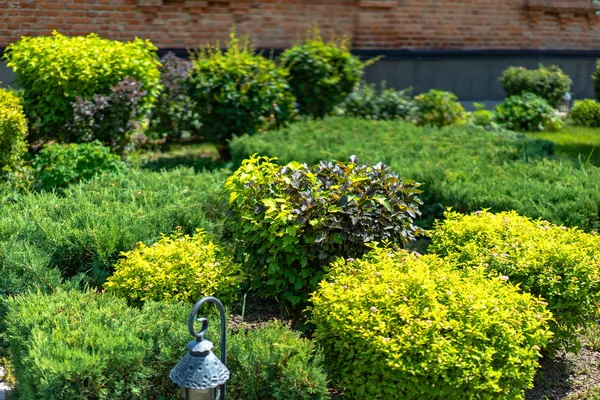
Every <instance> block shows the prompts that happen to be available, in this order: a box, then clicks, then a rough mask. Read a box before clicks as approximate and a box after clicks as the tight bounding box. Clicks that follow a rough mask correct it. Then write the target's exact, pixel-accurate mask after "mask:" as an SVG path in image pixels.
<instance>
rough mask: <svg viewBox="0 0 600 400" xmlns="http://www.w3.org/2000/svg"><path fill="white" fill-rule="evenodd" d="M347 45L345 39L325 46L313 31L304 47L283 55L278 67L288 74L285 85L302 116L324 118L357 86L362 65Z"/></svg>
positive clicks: (317, 33)
mask: <svg viewBox="0 0 600 400" xmlns="http://www.w3.org/2000/svg"><path fill="white" fill-rule="evenodd" d="M348 44H349V43H348V40H346V39H344V40H341V41H337V42H336V41H331V42H329V43H325V42H324V41H323V38H322V37H321V33H320V32H319V29H318V28H316V27H315V28H313V29H311V30H310V31H309V32H308V37H307V40H306V42H305V43H304V44H300V45H296V46H293V47H291V48H289V49H287V50H286V51H284V52H283V54H282V55H281V58H280V63H281V65H282V66H283V67H285V68H287V69H288V70H289V71H290V74H289V77H288V82H289V84H290V87H291V90H292V93H294V96H296V101H297V102H298V107H299V108H300V113H301V114H303V115H310V116H313V117H316V118H322V117H324V116H325V115H327V114H329V113H330V112H331V111H333V108H334V107H335V106H336V105H337V104H339V103H341V102H342V101H343V100H344V99H345V98H346V96H347V95H348V94H349V93H351V92H352V89H353V88H354V87H355V86H356V85H357V84H358V83H359V82H360V78H361V77H362V74H363V68H364V65H363V63H362V62H361V61H360V60H359V59H358V57H355V56H353V55H352V53H351V52H350V49H349V46H348Z"/></svg>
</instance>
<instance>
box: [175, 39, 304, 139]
mask: <svg viewBox="0 0 600 400" xmlns="http://www.w3.org/2000/svg"><path fill="white" fill-rule="evenodd" d="M286 77H287V71H286V70H285V69H283V68H279V67H278V66H277V65H276V64H275V63H274V62H273V61H271V60H268V59H266V58H265V57H263V56H262V55H260V54H256V53H255V52H254V51H253V50H252V49H251V48H250V46H249V43H248V39H244V40H242V41H240V40H239V39H238V38H236V37H235V34H234V33H232V34H231V36H230V40H229V43H228V44H227V50H226V51H224V52H223V51H221V49H220V48H219V46H218V45H217V46H215V47H206V48H204V49H202V50H200V51H198V52H197V53H196V54H194V55H193V66H192V70H191V72H190V76H189V79H188V80H187V83H186V85H187V87H188V90H189V92H188V93H189V96H190V98H191V99H192V100H193V102H194V107H195V111H196V112H197V114H198V116H199V118H200V120H201V121H202V124H203V125H202V131H201V132H202V134H203V136H204V138H205V139H206V140H207V141H209V142H213V143H216V144H218V145H220V146H221V147H225V146H226V145H227V141H228V140H229V139H230V138H231V137H232V136H233V135H241V134H244V133H248V134H253V133H256V132H259V131H261V130H266V129H270V128H274V127H277V126H280V125H282V124H284V123H285V122H287V121H289V120H290V119H291V118H292V117H293V115H294V105H293V102H294V96H293V95H292V94H291V93H290V92H289V86H288V83H287V81H286Z"/></svg>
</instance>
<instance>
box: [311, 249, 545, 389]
mask: <svg viewBox="0 0 600 400" xmlns="http://www.w3.org/2000/svg"><path fill="white" fill-rule="evenodd" d="M312 302H313V309H312V320H313V322H314V323H315V324H316V331H315V337H316V339H317V343H318V344H319V345H320V346H321V347H322V348H323V350H324V352H325V363H326V366H327V368H328V372H329V373H330V376H331V377H332V379H333V381H334V384H336V385H339V386H342V387H344V388H345V389H346V392H347V394H348V396H349V398H350V399H390V398H396V399H440V398H451V399H469V398H479V399H499V398H503V399H523V398H524V395H523V392H524V390H525V389H526V388H528V387H531V386H532V380H533V376H534V373H535V370H536V368H537V367H538V363H537V359H538V357H539V356H540V349H541V348H542V347H544V346H545V344H546V343H547V340H548V338H549V337H550V333H549V331H548V327H547V322H548V320H549V319H550V317H551V315H550V313H549V312H548V311H547V310H546V308H545V305H544V304H545V303H543V302H542V301H541V300H538V299H536V298H535V297H533V296H531V295H530V294H526V293H520V292H519V291H518V290H517V289H516V288H514V287H513V286H512V285H509V284H507V283H506V282H505V281H504V280H502V278H501V277H497V276H496V277H488V276H486V275H484V274H483V273H481V272H472V273H462V272H459V271H456V270H454V269H453V268H451V267H450V266H449V265H448V264H446V263H445V262H444V261H443V260H442V259H440V258H438V257H436V256H431V255H430V256H419V255H416V254H411V253H409V252H407V251H404V250H401V251H392V250H390V249H385V248H378V249H374V250H373V251H372V252H371V253H369V254H367V255H365V256H364V257H363V258H362V259H361V260H343V259H339V260H338V261H336V262H335V263H333V264H332V265H331V271H330V273H329V275H328V277H327V278H326V279H325V280H323V281H322V282H321V283H320V285H319V289H318V290H317V291H316V292H315V294H314V296H313V298H312Z"/></svg>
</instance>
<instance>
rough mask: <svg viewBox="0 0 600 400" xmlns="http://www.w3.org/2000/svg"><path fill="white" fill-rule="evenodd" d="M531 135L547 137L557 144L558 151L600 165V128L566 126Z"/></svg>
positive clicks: (560, 153)
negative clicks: (557, 129) (558, 129)
mask: <svg viewBox="0 0 600 400" xmlns="http://www.w3.org/2000/svg"><path fill="white" fill-rule="evenodd" d="M528 135H529V136H530V137H534V138H538V139H546V140H549V141H551V142H554V143H555V144H556V153H557V154H558V155H563V156H567V157H574V158H578V157H581V160H582V161H584V162H585V161H588V160H589V162H591V163H592V164H593V165H596V166H600V128H585V127H581V126H565V127H564V128H563V129H561V130H560V131H558V132H543V133H530V134H528Z"/></svg>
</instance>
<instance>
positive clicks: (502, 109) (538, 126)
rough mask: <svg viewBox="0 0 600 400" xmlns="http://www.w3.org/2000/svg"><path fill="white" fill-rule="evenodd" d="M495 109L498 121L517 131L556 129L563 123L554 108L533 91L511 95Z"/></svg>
mask: <svg viewBox="0 0 600 400" xmlns="http://www.w3.org/2000/svg"><path fill="white" fill-rule="evenodd" d="M495 111H496V122H498V123H499V124H501V125H503V126H505V127H506V128H507V129H511V130H515V131H525V132H540V131H554V130H557V129H559V128H561V127H562V125H563V123H562V120H561V119H560V118H559V117H558V116H557V115H556V114H555V112H554V108H552V106H551V105H550V104H549V103H548V102H547V101H546V100H544V99H543V98H541V97H539V96H536V95H535V94H533V93H523V94H519V95H514V96H510V97H508V98H507V99H505V100H504V101H503V102H502V103H500V104H499V105H497V106H496V110H495Z"/></svg>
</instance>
